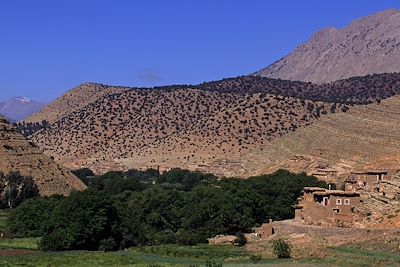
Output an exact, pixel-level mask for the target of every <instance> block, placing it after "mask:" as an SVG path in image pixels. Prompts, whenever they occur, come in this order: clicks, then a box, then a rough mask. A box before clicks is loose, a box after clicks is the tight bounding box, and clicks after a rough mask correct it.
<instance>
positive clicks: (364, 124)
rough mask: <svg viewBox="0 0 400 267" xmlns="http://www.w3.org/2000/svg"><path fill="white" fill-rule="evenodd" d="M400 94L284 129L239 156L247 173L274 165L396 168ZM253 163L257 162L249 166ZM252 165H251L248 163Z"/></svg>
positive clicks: (307, 168)
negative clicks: (284, 132)
mask: <svg viewBox="0 0 400 267" xmlns="http://www.w3.org/2000/svg"><path fill="white" fill-rule="evenodd" d="M399 122H400V97H398V96H397V97H392V98H389V99H386V100H383V101H382V102H381V103H374V104H369V105H361V106H355V107H352V108H351V109H350V110H349V111H348V112H346V113H337V114H330V115H328V116H323V117H322V118H321V119H320V120H318V121H316V122H315V123H313V124H312V125H310V126H308V127H305V128H302V129H299V130H298V131H296V132H293V133H289V134H287V135H285V136H283V137H281V138H280V139H277V140H274V141H272V142H271V143H269V144H268V145H266V146H264V147H262V150H261V149H260V150H258V151H253V152H252V153H251V154H248V155H246V156H245V157H244V158H243V160H244V161H246V162H247V163H248V164H249V165H248V166H249V167H248V168H247V169H253V170H257V171H255V172H253V173H251V174H257V173H258V174H259V173H265V172H271V171H273V170H276V169H279V168H285V169H289V170H293V171H307V172H309V173H312V172H313V171H314V170H316V169H318V168H328V169H329V168H333V169H337V170H338V171H340V172H343V173H346V172H348V171H351V170H354V169H364V168H370V169H376V168H387V169H398V168H399V166H400V143H399V140H400V124H399ZM254 165H257V166H254ZM250 166H251V167H250Z"/></svg>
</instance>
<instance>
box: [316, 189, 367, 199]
mask: <svg viewBox="0 0 400 267" xmlns="http://www.w3.org/2000/svg"><path fill="white" fill-rule="evenodd" d="M314 195H317V196H330V195H334V196H335V195H336V196H349V197H359V196H360V193H357V192H353V191H343V190H325V191H324V192H315V194H314Z"/></svg>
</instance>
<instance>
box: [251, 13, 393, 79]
mask: <svg viewBox="0 0 400 267" xmlns="http://www.w3.org/2000/svg"><path fill="white" fill-rule="evenodd" d="M399 62H400V10H397V9H389V10H385V11H383V12H380V13H376V14H373V15H371V16H367V17H364V18H361V19H358V20H355V21H353V22H351V23H350V24H349V25H348V26H346V27H345V28H342V29H336V28H328V29H323V30H320V31H318V32H316V33H314V34H313V35H312V37H311V38H310V39H309V40H308V41H307V42H306V43H304V44H302V45H300V46H299V47H297V48H296V49H295V50H294V51H293V52H292V53H290V54H289V55H287V56H286V57H284V58H282V59H281V60H279V61H277V62H275V63H273V64H271V65H270V66H268V67H267V68H265V69H263V70H261V71H259V72H257V73H255V74H254V75H256V76H262V77H270V78H279V79H286V80H296V81H306V82H314V83H319V84H321V83H327V82H332V81H336V80H340V79H346V78H350V77H354V76H365V75H369V74H380V73H392V72H400V64H399Z"/></svg>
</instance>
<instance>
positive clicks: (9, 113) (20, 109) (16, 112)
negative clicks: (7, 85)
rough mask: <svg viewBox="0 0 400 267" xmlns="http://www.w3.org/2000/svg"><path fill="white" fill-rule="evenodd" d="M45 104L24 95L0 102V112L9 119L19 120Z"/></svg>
mask: <svg viewBox="0 0 400 267" xmlns="http://www.w3.org/2000/svg"><path fill="white" fill-rule="evenodd" d="M46 105H47V103H45V102H37V101H34V100H32V99H29V98H26V97H13V98H11V99H10V100H8V101H5V102H0V114H1V115H3V116H5V117H7V118H8V119H9V120H10V121H19V120H22V119H24V118H26V117H28V116H31V115H32V114H34V113H36V112H39V111H40V110H41V109H42V108H44V107H45V106H46Z"/></svg>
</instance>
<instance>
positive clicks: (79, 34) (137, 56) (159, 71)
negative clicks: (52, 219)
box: [0, 0, 400, 101]
mask: <svg viewBox="0 0 400 267" xmlns="http://www.w3.org/2000/svg"><path fill="white" fill-rule="evenodd" d="M388 8H400V1H398V0H303V1H299V0H279V1H272V0H271V1H270V0H158V1H157V0H1V1H0V36H1V39H0V92H1V94H0V99H1V100H5V99H8V98H10V97H12V96H27V97H30V98H33V99H36V100H45V101H50V100H53V99H55V98H56V97H58V96H60V95H61V94H62V93H64V92H65V91H67V90H68V89H70V88H72V87H75V86H77V85H79V84H80V83H83V82H89V81H91V82H98V83H104V84H112V85H126V86H155V85H165V84H178V83H185V84H186V83H192V84H193V83H199V82H203V81H208V80H217V79H221V78H227V77H235V76H239V75H244V74H249V73H252V72H254V71H257V70H259V69H261V68H263V67H266V66H267V65H269V64H271V63H273V62H274V61H275V60H277V59H279V58H281V57H283V56H285V55H286V54H288V53H289V52H290V51H292V50H293V49H294V48H295V47H296V46H298V45H299V44H301V43H302V42H304V41H306V40H307V39H308V38H309V37H310V36H311V34H312V33H313V32H315V31H316V30H319V29H321V28H326V27H336V28H341V27H344V26H345V25H346V24H348V23H349V22H351V21H352V20H354V19H357V18H359V17H362V16H366V15H369V14H372V13H375V12H379V11H383V10H385V9H388Z"/></svg>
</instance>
